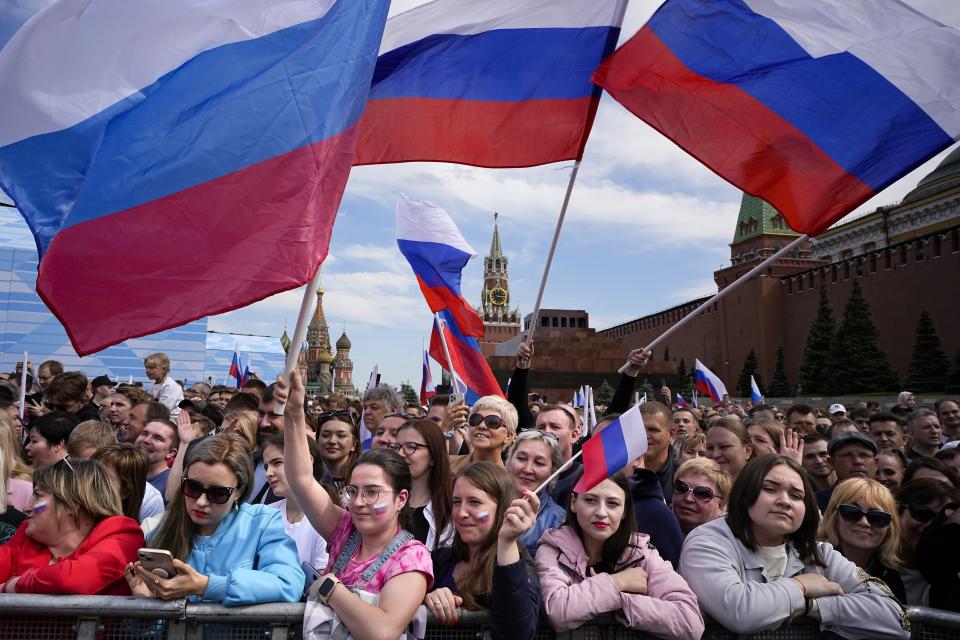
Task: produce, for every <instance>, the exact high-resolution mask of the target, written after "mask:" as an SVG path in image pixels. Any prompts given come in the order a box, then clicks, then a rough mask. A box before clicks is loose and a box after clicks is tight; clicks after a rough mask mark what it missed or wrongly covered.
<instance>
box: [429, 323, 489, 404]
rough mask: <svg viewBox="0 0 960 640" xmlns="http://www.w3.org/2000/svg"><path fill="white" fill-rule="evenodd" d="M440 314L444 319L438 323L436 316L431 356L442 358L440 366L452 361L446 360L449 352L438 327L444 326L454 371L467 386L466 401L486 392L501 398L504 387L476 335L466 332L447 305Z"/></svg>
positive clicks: (432, 334)
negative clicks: (445, 350)
mask: <svg viewBox="0 0 960 640" xmlns="http://www.w3.org/2000/svg"><path fill="white" fill-rule="evenodd" d="M439 314H440V319H441V321H442V322H441V323H438V322H437V321H436V319H434V322H433V332H432V333H431V334H430V357H431V358H433V359H434V360H436V361H437V362H439V363H440V366H442V367H444V368H446V369H448V370H449V369H450V363H448V362H447V356H446V354H445V353H444V351H443V343H442V342H441V341H440V333H439V331H441V330H442V331H443V335H444V337H445V338H446V341H447V347H448V348H449V349H450V360H452V361H453V362H452V364H453V371H454V372H455V373H456V374H457V377H458V378H459V379H460V381H461V382H463V383H464V384H465V385H466V386H467V390H466V392H465V394H464V396H465V398H466V401H467V403H468V404H473V403H474V402H476V401H477V399H479V398H481V397H483V396H500V397H501V398H502V397H503V391H502V390H501V389H500V384H499V383H498V382H497V378H496V376H494V375H493V371H491V370H490V365H488V364H487V361H486V359H485V358H484V357H483V353H482V352H481V351H480V345H479V344H478V343H477V340H476V338H474V337H472V336H468V335H465V334H464V333H463V332H462V331H461V330H460V327H458V326H457V321H456V320H455V319H454V318H453V315H451V314H450V312H449V311H448V310H446V309H444V310H443V311H440V312H439ZM438 324H442V327H437V325H438Z"/></svg>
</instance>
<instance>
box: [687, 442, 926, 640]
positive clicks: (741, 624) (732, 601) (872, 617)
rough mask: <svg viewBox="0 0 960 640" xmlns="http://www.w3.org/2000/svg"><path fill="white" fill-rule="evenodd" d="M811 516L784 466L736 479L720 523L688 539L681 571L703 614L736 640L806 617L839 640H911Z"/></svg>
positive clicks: (815, 513) (785, 462) (806, 487)
mask: <svg viewBox="0 0 960 640" xmlns="http://www.w3.org/2000/svg"><path fill="white" fill-rule="evenodd" d="M819 520H820V512H819V510H818V509H817V502H816V499H815V497H814V494H813V488H812V486H811V485H810V480H809V478H807V476H806V472H805V471H804V470H803V468H802V467H801V466H800V465H799V464H797V462H796V461H794V460H793V459H792V458H789V457H786V456H781V455H766V456H762V457H760V458H757V459H755V460H751V461H750V462H749V463H748V464H747V465H746V466H745V467H744V468H743V470H742V471H741V472H740V475H739V476H738V477H737V479H736V481H734V483H733V488H732V489H731V491H730V498H729V500H728V503H727V515H726V517H724V518H718V519H716V520H714V521H712V522H708V523H706V524H704V525H701V526H699V527H697V528H696V529H694V530H693V531H691V532H690V535H688V536H687V539H686V540H685V541H684V543H683V552H682V554H681V556H680V573H681V575H683V577H684V578H686V580H687V582H688V583H689V584H690V587H691V588H692V589H693V592H694V593H696V594H697V597H698V598H699V600H700V606H701V607H702V608H703V610H704V611H705V612H706V613H707V614H709V615H710V616H711V617H712V618H714V619H715V620H716V621H717V622H719V623H720V624H721V625H722V626H723V627H725V628H726V629H728V630H729V631H731V632H733V633H735V634H753V633H758V632H760V631H765V630H768V629H775V628H778V627H780V626H782V625H784V624H785V623H789V622H790V621H792V620H794V619H795V618H799V617H810V618H813V619H814V620H815V621H816V622H817V623H819V625H820V627H821V629H825V630H829V631H831V632H832V633H835V634H837V635H839V636H841V637H843V638H851V639H853V638H871V639H873V638H899V639H904V640H905V639H906V638H909V637H910V631H909V623H908V621H907V617H906V615H905V613H904V610H903V608H902V607H901V606H900V603H899V602H897V599H896V598H895V597H894V596H893V594H892V593H890V591H889V589H886V588H879V585H878V584H877V583H876V582H874V581H873V579H871V578H869V576H867V575H866V573H865V572H864V571H863V570H862V569H860V568H859V567H857V565H855V564H854V563H853V562H851V561H849V560H847V559H846V558H844V557H843V555H842V554H841V553H840V552H839V551H837V550H836V549H834V548H833V547H832V546H831V545H830V544H829V543H826V542H817V537H816V536H817V525H818V523H819Z"/></svg>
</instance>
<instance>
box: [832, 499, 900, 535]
mask: <svg viewBox="0 0 960 640" xmlns="http://www.w3.org/2000/svg"><path fill="white" fill-rule="evenodd" d="M837 513H838V514H839V515H840V517H841V518H843V519H844V520H846V521H847V522H849V523H850V524H854V523H856V522H860V520H861V519H862V518H863V517H866V518H867V524H869V525H870V526H871V527H873V528H874V529H886V528H887V527H889V526H890V522H891V521H892V520H893V516H892V515H891V514H889V513H887V512H886V511H881V510H880V509H870V510H869V511H861V510H860V507H858V506H857V505H855V504H841V505H837Z"/></svg>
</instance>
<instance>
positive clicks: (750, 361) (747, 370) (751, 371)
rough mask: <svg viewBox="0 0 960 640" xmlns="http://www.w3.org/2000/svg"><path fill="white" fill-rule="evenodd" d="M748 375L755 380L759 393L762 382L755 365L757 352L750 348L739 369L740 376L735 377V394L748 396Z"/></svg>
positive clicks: (761, 389) (761, 388) (761, 391)
mask: <svg viewBox="0 0 960 640" xmlns="http://www.w3.org/2000/svg"><path fill="white" fill-rule="evenodd" d="M750 376H753V379H754V380H756V381H757V387H759V388H760V393H763V382H761V380H760V371H759V367H758V365H757V354H755V353H754V352H753V349H750V353H748V354H747V359H746V360H744V361H743V369H741V370H740V377H739V378H737V395H738V396H739V397H741V398H749V397H750Z"/></svg>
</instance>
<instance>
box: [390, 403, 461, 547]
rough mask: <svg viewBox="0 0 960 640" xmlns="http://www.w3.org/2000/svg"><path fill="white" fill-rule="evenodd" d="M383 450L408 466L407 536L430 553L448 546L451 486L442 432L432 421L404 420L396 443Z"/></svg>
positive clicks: (450, 532) (451, 534)
mask: <svg viewBox="0 0 960 640" xmlns="http://www.w3.org/2000/svg"><path fill="white" fill-rule="evenodd" d="M387 448H388V449H392V450H393V451H396V452H397V453H399V454H400V456H401V457H403V459H404V460H406V461H407V464H408V465H410V479H411V483H412V484H411V488H410V502H409V503H408V506H409V507H410V508H411V513H410V527H409V530H410V533H412V534H413V536H414V537H415V538H416V539H417V540H419V541H420V542H422V543H424V544H425V545H427V549H429V550H430V551H433V550H434V549H436V548H437V547H448V546H450V543H451V542H452V540H453V525H452V524H451V522H450V512H451V508H452V503H453V483H452V482H451V479H450V461H449V455H448V454H447V439H446V438H445V437H444V435H443V431H441V430H440V427H438V426H437V424H436V423H435V422H433V421H432V420H426V419H422V420H421V419H417V420H407V421H406V422H404V423H403V425H401V427H400V429H399V430H398V431H397V441H396V442H394V443H391V444H388V445H387ZM437 532H440V534H439V536H438V535H437Z"/></svg>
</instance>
